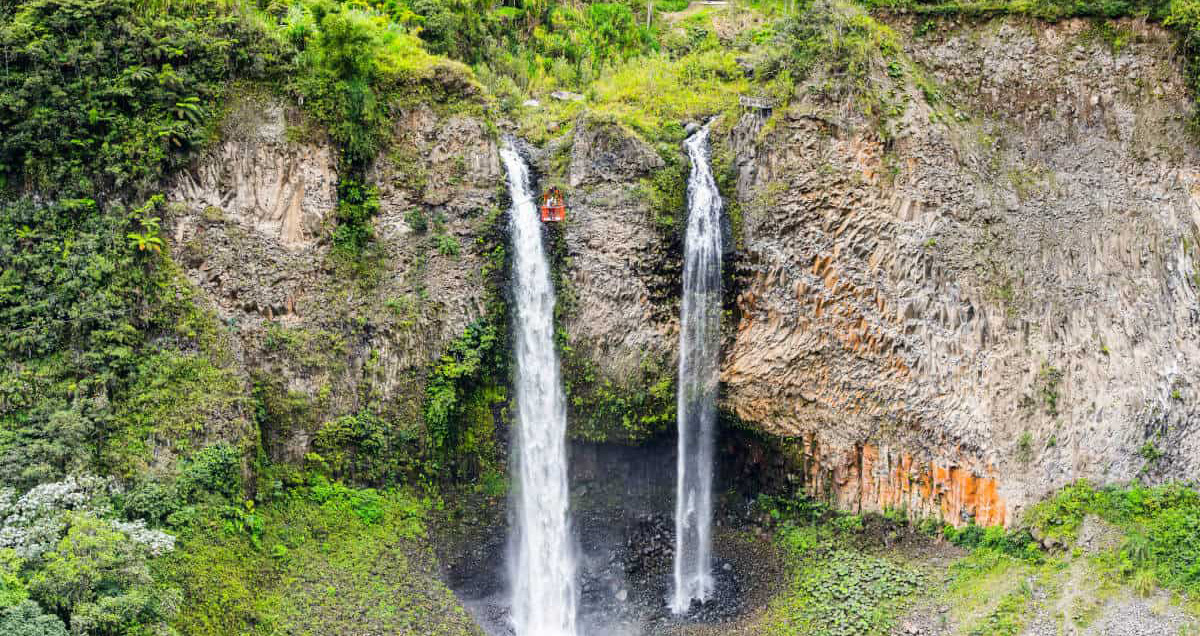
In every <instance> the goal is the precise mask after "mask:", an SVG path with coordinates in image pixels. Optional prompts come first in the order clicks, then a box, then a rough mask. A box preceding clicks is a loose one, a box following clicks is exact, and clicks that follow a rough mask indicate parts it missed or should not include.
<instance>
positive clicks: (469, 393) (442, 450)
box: [425, 321, 508, 478]
mask: <svg viewBox="0 0 1200 636" xmlns="http://www.w3.org/2000/svg"><path fill="white" fill-rule="evenodd" d="M507 356H508V353H507V344H506V342H505V340H504V333H503V332H502V331H501V330H500V329H499V328H498V327H497V326H496V325H495V324H494V323H492V322H487V321H480V322H475V323H472V324H471V325H469V326H468V327H467V330H466V332H465V333H464V334H463V335H462V336H461V337H459V339H458V340H456V341H455V342H454V343H453V344H452V345H451V346H450V348H449V349H448V350H447V352H446V353H445V354H443V355H442V357H441V358H440V359H439V361H438V364H437V366H436V367H435V368H434V370H433V373H432V375H430V377H429V380H428V383H427V384H426V389H425V396H426V400H425V425H426V427H427V428H428V431H429V443H430V444H431V451H432V452H431V454H432V456H433V458H434V462H435V465H434V466H433V469H434V470H435V471H437V470H439V469H440V468H441V466H439V465H438V464H437V462H438V461H439V460H441V461H452V462H453V463H454V465H453V466H449V468H451V471H452V473H453V474H454V475H455V476H458V477H463V478H467V477H470V476H478V475H479V474H481V473H482V472H484V471H485V470H486V469H487V468H490V467H491V466H492V465H493V463H494V462H496V461H498V460H499V459H500V458H499V457H497V454H498V449H497V448H496V446H495V444H496V441H495V437H494V435H493V427H494V425H495V422H494V419H495V416H494V414H493V410H492V409H493V407H495V406H499V405H502V404H504V403H505V401H506V393H505V388H504V387H505V386H506V385H507V381H506V379H507V369H508V366H507V361H508V357H507Z"/></svg>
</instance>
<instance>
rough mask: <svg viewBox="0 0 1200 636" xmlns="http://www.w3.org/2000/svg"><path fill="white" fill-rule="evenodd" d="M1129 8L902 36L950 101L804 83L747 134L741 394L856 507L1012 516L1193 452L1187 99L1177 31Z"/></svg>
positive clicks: (1192, 219)
mask: <svg viewBox="0 0 1200 636" xmlns="http://www.w3.org/2000/svg"><path fill="white" fill-rule="evenodd" d="M911 26H912V25H909V24H906V23H900V24H898V25H897V28H898V29H901V30H907V29H908V28H910V27H911ZM1123 26H1124V28H1129V29H1132V30H1133V31H1134V32H1135V33H1136V35H1137V37H1136V38H1135V39H1134V43H1132V44H1130V45H1129V47H1127V48H1126V49H1123V50H1122V51H1120V52H1116V53H1114V52H1112V51H1111V50H1109V49H1108V47H1107V46H1106V45H1105V44H1104V43H1103V42H1101V41H1098V40H1097V39H1095V38H1092V37H1089V36H1088V34H1087V33H1086V32H1085V29H1086V28H1087V23H1085V22H1065V23H1062V24H1057V25H1045V24H1041V23H1037V22H1032V21H1028V22H1027V21H1016V20H1010V21H998V22H991V23H983V24H957V25H949V26H948V27H947V28H946V29H945V30H944V31H943V32H941V34H938V35H935V36H932V37H931V38H930V39H927V40H921V41H913V42H912V44H911V45H910V47H909V50H908V53H909V55H911V56H912V58H913V59H914V60H915V61H916V62H917V66H918V68H924V69H927V72H928V73H929V74H930V76H931V79H933V80H934V81H935V82H936V86H938V87H939V90H940V91H941V93H942V94H941V99H936V98H930V93H929V91H928V90H925V91H921V90H918V88H917V86H916V85H915V80H912V79H908V80H906V81H903V82H901V83H900V84H899V85H898V86H897V87H896V91H897V92H896V93H895V94H894V96H895V98H896V99H897V100H898V101H899V102H900V103H902V104H903V105H904V108H903V110H902V113H903V114H902V115H900V116H899V118H898V119H897V120H895V121H891V122H886V123H885V124H884V126H885V128H884V130H883V131H880V130H878V129H875V128H874V127H872V126H871V125H870V124H869V123H868V122H867V121H865V120H862V119H856V118H855V116H854V115H852V114H850V115H848V114H847V113H846V111H844V110H843V109H840V108H836V107H830V106H828V105H825V104H820V103H816V102H811V101H810V100H809V99H800V100H798V103H795V104H794V105H793V106H792V108H791V109H790V110H789V111H788V112H786V113H780V114H779V115H778V116H777V117H776V120H775V122H774V126H773V129H771V130H768V131H764V129H763V122H762V120H761V119H758V118H756V117H755V116H753V115H747V116H745V117H744V118H743V119H742V120H741V121H740V122H738V123H737V125H735V126H734V127H733V128H732V130H731V131H730V133H729V137H728V140H729V144H730V145H731V147H732V148H733V151H734V152H735V154H736V169H737V171H738V172H737V176H738V192H737V197H738V199H739V200H740V201H741V202H742V209H743V211H744V216H745V221H744V228H743V233H744V241H745V254H744V258H743V259H742V260H741V265H740V268H739V271H738V272H737V280H738V290H737V293H738V297H737V304H738V310H739V311H738V313H739V317H738V322H737V325H736V334H735V335H733V336H732V337H731V342H730V344H729V346H728V347H727V350H726V356H725V362H724V367H723V373H722V379H723V381H724V386H725V392H724V404H725V406H726V408H728V409H729V410H730V411H732V412H734V413H736V414H737V415H738V416H739V417H740V418H742V419H743V420H745V421H747V422H751V423H753V424H755V425H757V426H759V427H761V428H763V429H764V430H766V431H769V432H773V433H776V434H780V435H787V436H801V437H804V438H805V439H811V440H812V445H813V447H814V449H815V451H814V454H813V458H812V459H813V460H814V461H815V462H816V464H818V465H819V466H821V467H822V470H825V471H827V472H829V473H830V474H831V475H833V476H834V479H833V482H832V483H833V488H834V489H835V490H836V491H837V492H836V493H834V495H835V496H836V498H837V499H838V500H839V501H842V502H843V503H844V504H846V505H849V506H850V507H854V508H861V509H867V510H871V509H875V510H877V509H880V508H882V507H884V506H897V505H904V506H906V507H908V508H909V510H910V511H912V512H914V514H916V513H927V512H929V511H931V510H941V511H942V512H945V513H952V518H951V519H950V521H952V522H954V523H961V522H964V521H966V520H969V519H972V518H974V519H976V520H979V521H981V522H983V521H991V522H996V521H1002V522H1012V521H1014V520H1015V519H1016V514H1017V513H1018V512H1019V511H1020V510H1021V508H1022V506H1023V505H1025V504H1027V503H1029V502H1031V501H1033V500H1036V499H1037V498H1039V497H1040V496H1042V495H1044V494H1045V493H1046V492H1048V491H1049V490H1051V489H1053V488H1056V487H1059V486H1062V485H1064V484H1065V483H1067V482H1069V481H1071V480H1075V479H1079V478H1090V479H1094V480H1097V481H1101V482H1113V481H1121V480H1129V479H1132V478H1134V477H1137V476H1140V475H1149V476H1151V477H1160V478H1161V477H1185V476H1194V475H1195V474H1196V472H1197V470H1200V430H1198V429H1197V427H1198V426H1200V393H1198V384H1197V383H1198V381H1200V373H1198V369H1200V367H1197V366H1196V365H1195V364H1193V363H1191V362H1190V361H1193V360H1195V359H1196V357H1197V354H1200V313H1198V310H1200V306H1198V304H1197V280H1196V278H1195V274H1196V271H1197V269H1196V260H1195V259H1196V257H1197V254H1196V243H1197V238H1200V234H1198V233H1197V232H1198V229H1197V227H1198V225H1197V220H1198V218H1200V217H1197V210H1200V207H1198V204H1200V201H1197V199H1196V195H1197V192H1198V190H1197V185H1196V171H1197V167H1198V163H1197V159H1198V155H1197V152H1196V148H1195V146H1194V144H1192V143H1191V142H1190V141H1188V140H1189V139H1190V137H1189V136H1188V132H1187V130H1186V126H1185V121H1186V119H1187V116H1188V114H1189V113H1190V110H1191V107H1190V103H1189V101H1188V100H1187V96H1186V91H1185V86H1184V80H1183V74H1182V71H1181V69H1179V68H1178V67H1177V66H1175V64H1174V63H1173V62H1172V61H1171V60H1172V57H1171V56H1170V55H1169V51H1170V46H1171V45H1170V42H1169V39H1168V36H1167V35H1166V34H1165V32H1163V31H1161V30H1158V29H1156V28H1151V27H1147V26H1145V25H1142V24H1138V23H1129V24H1126V25H1123ZM881 92H884V90H883V89H881ZM887 137H891V139H890V140H889V141H887V142H885V141H883V139H885V138H887ZM1147 448H1152V449H1154V450H1153V451H1150V450H1146V449H1147ZM1159 453H1162V456H1161V457H1159V456H1158V454H1159ZM914 466H919V467H920V469H919V470H915V471H914V469H913V468H912V467H914ZM839 476H840V477H839ZM810 483H815V484H820V483H822V482H821V480H815V481H812V482H810ZM939 483H942V484H946V486H945V487H944V488H943V489H942V490H943V494H941V495H939V494H938V492H939V491H938V488H937V484H939ZM814 489H819V487H817V486H814ZM930 498H932V499H933V501H929V499H930Z"/></svg>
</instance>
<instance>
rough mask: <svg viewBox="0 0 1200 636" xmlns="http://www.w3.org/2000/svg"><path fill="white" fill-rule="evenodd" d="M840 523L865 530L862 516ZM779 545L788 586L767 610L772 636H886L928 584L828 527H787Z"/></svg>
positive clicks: (915, 572) (779, 536) (915, 574)
mask: <svg viewBox="0 0 1200 636" xmlns="http://www.w3.org/2000/svg"><path fill="white" fill-rule="evenodd" d="M839 519H857V520H858V521H859V524H860V527H861V519H860V518H858V517H839ZM843 525H853V524H843ZM777 542H778V544H779V545H780V546H781V547H782V548H783V549H784V550H785V553H786V554H787V556H788V577H789V583H788V587H787V590H786V591H785V592H784V593H783V594H781V595H779V596H777V597H776V598H775V599H774V600H773V601H772V603H771V605H770V607H769V609H768V619H767V624H768V629H769V630H770V633H771V634H786V635H802V634H832V635H839V634H841V635H846V636H849V635H851V634H886V633H888V632H889V629H890V628H891V626H892V624H893V621H894V616H895V614H896V613H897V611H898V610H899V609H900V608H902V607H903V606H904V604H905V602H906V601H907V600H908V599H910V598H911V597H913V596H915V594H916V593H917V592H918V591H919V590H920V588H921V586H922V584H923V583H924V576H923V575H922V574H921V573H920V572H918V571H916V570H913V569H911V568H908V567H905V566H903V565H901V564H899V563H896V562H894V561H892V560H889V559H886V558H883V557H879V556H874V555H871V554H865V553H863V552H861V551H860V550H856V549H854V548H851V547H849V546H848V545H845V543H844V542H842V541H838V540H836V539H835V535H834V533H833V532H832V527H831V526H828V525H794V524H792V523H791V522H787V523H785V524H784V525H783V526H782V527H781V529H780V530H779V532H778V534H777Z"/></svg>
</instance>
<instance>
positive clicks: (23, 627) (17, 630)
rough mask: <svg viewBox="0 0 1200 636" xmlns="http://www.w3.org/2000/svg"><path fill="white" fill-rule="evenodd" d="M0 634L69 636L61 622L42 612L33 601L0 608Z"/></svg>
mask: <svg viewBox="0 0 1200 636" xmlns="http://www.w3.org/2000/svg"><path fill="white" fill-rule="evenodd" d="M0 634H5V635H6V636H67V628H66V627H64V626H63V623H62V621H61V620H59V619H58V617H56V616H53V615H48V614H45V613H43V612H42V608H41V607H40V606H39V605H38V604H37V603H34V602H33V601H24V602H21V603H18V604H16V605H14V606H12V607H0Z"/></svg>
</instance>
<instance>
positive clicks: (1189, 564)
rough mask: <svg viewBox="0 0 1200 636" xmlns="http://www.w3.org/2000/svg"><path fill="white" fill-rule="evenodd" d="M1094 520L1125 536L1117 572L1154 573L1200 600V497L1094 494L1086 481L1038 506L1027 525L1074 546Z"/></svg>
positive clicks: (1165, 488)
mask: <svg viewBox="0 0 1200 636" xmlns="http://www.w3.org/2000/svg"><path fill="white" fill-rule="evenodd" d="M1087 515H1095V516H1097V517H1099V518H1101V519H1103V520H1105V521H1107V522H1109V523H1112V524H1115V525H1117V526H1118V527H1120V528H1121V529H1122V530H1123V531H1124V532H1125V535H1126V537H1125V544H1124V545H1123V546H1122V547H1121V548H1120V550H1119V552H1118V554H1117V555H1115V558H1116V561H1117V563H1116V565H1117V569H1118V571H1119V572H1120V573H1121V574H1123V575H1126V576H1129V577H1131V578H1132V577H1134V576H1135V575H1136V574H1138V573H1139V572H1150V573H1153V574H1154V576H1155V577H1156V578H1157V580H1158V581H1159V582H1161V583H1162V584H1164V585H1167V586H1169V587H1173V588H1177V589H1182V590H1186V591H1188V592H1189V593H1190V594H1192V595H1200V493H1197V491H1196V490H1195V489H1194V488H1192V487H1189V486H1188V485H1185V484H1178V483H1176V484H1167V485H1162V486H1153V487H1147V486H1142V485H1136V484H1135V485H1133V486H1130V487H1129V488H1116V487H1110V488H1095V487H1093V486H1092V485H1091V484H1089V483H1088V482H1086V481H1079V482H1076V483H1074V484H1072V485H1070V486H1068V487H1067V488H1064V489H1063V490H1062V491H1061V492H1059V493H1058V494H1057V495H1056V496H1054V497H1052V498H1051V499H1049V500H1047V501H1044V502H1042V503H1039V504H1037V505H1036V506H1034V507H1033V508H1032V509H1031V510H1030V511H1029V513H1028V515H1027V517H1026V522H1027V523H1029V524H1030V525H1032V526H1034V527H1036V528H1038V529H1039V530H1040V531H1042V532H1044V533H1045V534H1046V535H1047V536H1051V537H1056V538H1061V539H1064V540H1067V541H1070V540H1073V539H1074V538H1075V534H1076V532H1077V531H1078V529H1079V526H1080V524H1082V522H1083V519H1084V517H1086V516H1087Z"/></svg>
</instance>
